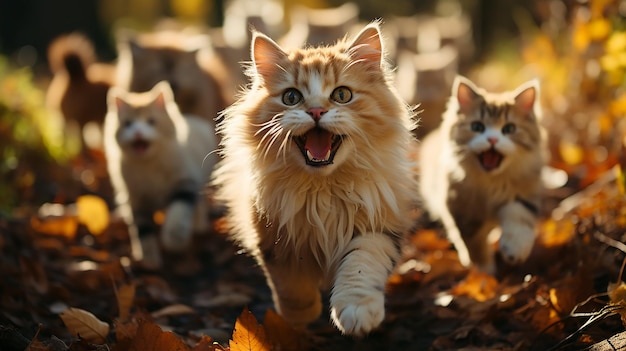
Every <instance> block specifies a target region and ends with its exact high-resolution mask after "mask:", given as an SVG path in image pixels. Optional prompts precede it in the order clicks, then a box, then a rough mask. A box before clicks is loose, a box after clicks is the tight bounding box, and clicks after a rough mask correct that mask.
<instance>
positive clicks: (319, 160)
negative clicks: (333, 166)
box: [306, 150, 331, 162]
mask: <svg viewBox="0 0 626 351" xmlns="http://www.w3.org/2000/svg"><path fill="white" fill-rule="evenodd" d="M330 151H331V150H328V151H327V152H326V155H325V156H324V158H323V159H317V158H315V157H313V155H312V154H311V152H310V151H309V150H306V157H307V158H308V159H309V161H312V162H325V161H328V160H329V159H330Z"/></svg>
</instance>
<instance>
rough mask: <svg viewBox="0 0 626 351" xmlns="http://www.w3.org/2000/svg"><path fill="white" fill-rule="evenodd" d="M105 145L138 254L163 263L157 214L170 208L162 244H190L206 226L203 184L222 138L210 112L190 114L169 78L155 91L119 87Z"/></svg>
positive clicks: (177, 247) (151, 264)
mask: <svg viewBox="0 0 626 351" xmlns="http://www.w3.org/2000/svg"><path fill="white" fill-rule="evenodd" d="M107 103H108V113H107V115H106V118H105V125H104V135H105V139H104V146H105V154H106V158H107V167H108V171H109V175H110V177H111V183H112V185H113V188H114V190H115V200H116V203H117V204H118V206H119V210H120V213H121V215H122V216H123V217H124V219H125V220H126V221H127V223H128V224H129V230H130V237H131V249H132V256H133V259H134V260H136V261H138V262H140V263H141V264H142V265H144V266H145V267H147V268H158V267H159V266H160V264H161V256H160V251H159V243H158V240H157V237H156V235H155V229H156V225H155V223H154V221H153V216H154V213H155V212H156V211H158V210H165V220H164V222H163V225H162V228H161V236H160V240H161V244H162V245H163V247H164V248H165V249H167V250H170V251H181V250H184V249H186V248H187V247H188V246H189V244H190V242H191V239H192V232H193V231H204V230H206V229H207V223H206V220H207V204H206V198H205V196H204V195H203V194H202V191H203V187H204V184H205V182H206V181H208V178H209V177H210V173H211V171H212V169H213V165H214V164H215V162H216V161H217V156H216V155H215V153H212V151H214V150H215V148H216V147H217V140H216V136H215V132H214V129H213V127H212V125H211V124H210V123H209V122H208V121H206V120H205V119H202V118H199V117H194V116H189V115H187V116H184V117H183V115H182V114H181V113H180V111H179V110H178V107H177V105H176V103H175V102H174V98H173V94H172V90H171V89H170V87H169V84H168V83H167V82H160V83H158V84H157V85H155V86H154V88H152V89H151V90H150V91H149V92H145V93H129V92H126V91H124V90H122V89H121V88H119V87H113V88H111V90H110V91H109V94H108V102H107Z"/></svg>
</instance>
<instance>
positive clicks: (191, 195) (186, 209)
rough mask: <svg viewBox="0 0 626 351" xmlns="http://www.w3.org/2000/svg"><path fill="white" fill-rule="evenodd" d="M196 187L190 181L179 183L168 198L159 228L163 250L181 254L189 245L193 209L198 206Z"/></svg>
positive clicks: (191, 232) (193, 214)
mask: <svg viewBox="0 0 626 351" xmlns="http://www.w3.org/2000/svg"><path fill="white" fill-rule="evenodd" d="M196 188H197V187H196V186H195V185H194V183H193V182H191V181H183V182H180V184H179V186H178V189H177V190H176V191H174V192H173V193H172V194H171V195H170V197H169V201H168V202H169V205H168V206H167V209H166V212H165V222H163V227H162V228H161V243H162V244H163V248H164V249H166V250H168V251H172V252H181V251H184V250H185V249H187V248H189V246H190V245H191V240H192V234H193V225H194V220H195V213H194V207H195V206H196V205H197V204H198V202H199V200H198V192H197V191H196V190H194V189H196Z"/></svg>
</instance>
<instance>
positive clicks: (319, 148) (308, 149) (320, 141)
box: [293, 127, 342, 167]
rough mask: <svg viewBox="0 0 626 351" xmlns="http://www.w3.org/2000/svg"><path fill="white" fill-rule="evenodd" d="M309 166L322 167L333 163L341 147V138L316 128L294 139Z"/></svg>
mask: <svg viewBox="0 0 626 351" xmlns="http://www.w3.org/2000/svg"><path fill="white" fill-rule="evenodd" d="M293 140H294V142H295V143H296V145H298V148H299V149H300V152H302V155H303V156H304V161H305V162H306V164H307V165H309V166H313V167H321V166H326V165H330V164H332V163H333V159H334V158H335V154H336V153H337V150H339V146H341V140H342V139H341V136H340V135H336V134H333V133H331V132H329V131H327V130H325V129H322V128H318V127H315V128H313V129H311V130H309V131H308V132H306V133H305V134H303V135H299V136H296V137H293Z"/></svg>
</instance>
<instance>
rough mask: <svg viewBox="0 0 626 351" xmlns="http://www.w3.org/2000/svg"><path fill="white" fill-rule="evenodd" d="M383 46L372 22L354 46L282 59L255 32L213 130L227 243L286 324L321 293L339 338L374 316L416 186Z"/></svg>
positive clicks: (316, 308) (301, 317)
mask: <svg viewBox="0 0 626 351" xmlns="http://www.w3.org/2000/svg"><path fill="white" fill-rule="evenodd" d="M382 45H383V44H382V41H381V34H380V29H379V25H378V23H372V24H370V25H368V26H366V27H365V28H364V29H363V30H362V31H361V32H360V33H359V34H358V35H357V36H356V38H355V39H354V40H352V41H347V40H342V41H339V42H338V43H336V44H335V45H334V46H329V47H308V48H306V49H295V50H292V51H289V52H285V51H284V50H283V49H281V47H279V46H278V44H276V43H275V42H274V41H272V40H271V39H270V38H269V37H267V36H265V35H263V34H260V33H254V36H253V39H252V60H253V62H252V65H251V66H250V69H249V72H248V73H249V76H250V78H251V81H252V84H251V86H250V88H249V89H248V90H247V91H245V92H244V93H243V94H242V96H241V98H240V99H239V100H238V101H237V102H236V103H235V104H234V105H233V106H231V107H230V108H228V109H227V110H226V111H225V113H224V121H223V123H222V124H221V125H220V126H219V128H220V129H219V131H221V133H222V134H223V150H222V153H223V156H224V160H223V162H222V164H221V167H220V168H218V169H217V170H216V174H217V178H216V183H217V184H219V185H220V186H221V187H220V190H219V195H220V197H221V198H222V199H224V200H225V201H226V204H227V205H228V207H229V210H230V211H229V212H230V215H229V223H230V224H231V225H232V227H233V228H232V230H233V232H234V237H235V239H236V240H237V241H238V242H239V243H240V244H241V245H242V246H243V247H244V248H245V249H246V250H247V251H248V252H249V253H250V254H251V255H253V256H254V257H255V258H256V259H257V261H258V262H259V264H260V266H261V267H262V269H263V270H264V273H265V275H266V277H267V281H268V284H269V286H270V287H271V289H272V293H273V299H274V304H275V307H276V308H277V310H278V312H279V313H280V314H281V315H282V316H283V317H284V318H285V319H286V320H287V321H288V322H290V323H292V324H294V325H299V326H304V325H306V324H307V323H309V322H311V321H313V320H315V319H317V318H318V317H319V315H320V313H321V308H322V303H321V299H320V296H321V295H320V289H328V288H330V289H331V293H330V309H331V316H332V320H333V322H334V323H335V325H336V326H337V327H338V328H339V329H340V330H341V331H342V332H343V333H346V334H351V335H363V334H366V333H368V332H370V331H371V330H372V329H374V328H376V327H377V326H378V325H379V324H380V323H381V322H382V320H383V318H384V313H385V308H384V289H385V283H386V281H387V278H388V275H389V273H390V272H391V270H392V268H393V267H394V263H395V261H396V259H397V258H398V255H399V246H400V244H399V241H400V236H401V235H402V234H403V232H404V231H405V230H406V229H407V228H408V227H410V224H411V223H410V217H409V211H410V207H411V206H412V205H413V201H414V200H415V197H416V195H417V191H416V189H417V184H416V183H415V182H413V180H412V178H411V175H410V174H411V172H410V171H411V166H410V161H409V160H408V158H407V149H408V147H409V144H410V142H411V138H412V134H411V131H410V130H411V128H412V126H413V125H412V121H411V112H410V109H409V108H408V107H407V106H406V105H405V104H404V103H403V102H402V101H401V99H400V98H399V97H398V94H397V93H396V92H395V91H394V88H393V84H392V83H391V82H390V69H389V68H388V67H387V65H386V63H385V60H384V58H383V47H382ZM412 194H414V195H415V196H412Z"/></svg>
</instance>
